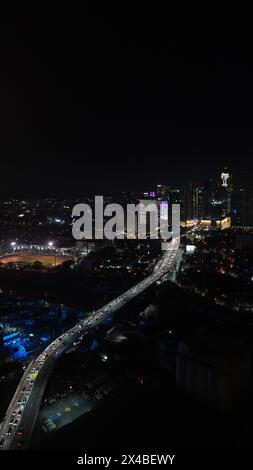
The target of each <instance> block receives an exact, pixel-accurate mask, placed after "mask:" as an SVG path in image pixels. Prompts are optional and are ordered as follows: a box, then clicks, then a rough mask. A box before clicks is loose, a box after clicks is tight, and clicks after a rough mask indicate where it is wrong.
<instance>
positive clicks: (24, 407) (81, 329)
mask: <svg viewBox="0 0 253 470" xmlns="http://www.w3.org/2000/svg"><path fill="white" fill-rule="evenodd" d="M178 248H179V247H178V243H177V241H175V240H174V243H173V241H172V242H171V248H170V249H169V250H168V251H166V252H165V253H164V254H163V256H162V258H161V259H160V260H159V261H158V263H157V264H156V266H155V268H154V271H153V273H152V274H151V275H150V276H148V277H147V278H145V279H144V280H142V281H141V282H139V283H138V284H137V285H135V286H133V287H131V288H130V289H129V290H127V291H126V292H124V293H123V294H121V295H120V296H119V297H117V298H116V299H114V300H112V301H111V302H109V303H108V304H106V305H105V306H104V307H102V308H101V309H99V310H97V311H94V312H92V313H91V314H90V315H89V316H88V317H87V318H85V319H84V320H82V321H81V322H79V323H77V324H76V325H75V326H74V327H73V328H71V329H70V330H68V331H66V332H65V333H64V334H62V335H61V336H59V337H58V338H57V339H56V340H54V341H53V342H52V343H50V345H48V346H47V347H46V348H45V349H44V351H43V352H42V353H41V354H40V355H39V356H38V357H37V358H36V359H35V360H33V361H32V362H31V363H30V364H29V365H28V367H27V368H26V370H25V373H24V374H23V376H22V378H21V380H20V383H19V385H18V387H17V390H16V392H15V394H14V396H13V399H12V401H11V403H10V405H9V407H8V409H7V412H6V414H5V417H4V420H3V421H2V423H1V426H0V447H1V449H2V450H8V449H13V448H14V449H19V448H20V449H22V448H26V447H27V446H28V443H29V436H30V435H31V433H32V429H33V427H34V425H35V421H36V418H37V414H38V411H39V407H40V403H41V400H42V396H43V393H44V388H45V381H46V379H45V378H43V386H42V385H40V384H38V382H39V379H40V375H41V373H42V370H43V371H44V375H45V376H46V378H47V368H48V377H49V375H50V372H51V367H52V364H53V362H54V361H56V360H57V358H58V357H59V355H60V354H62V353H63V352H64V351H65V350H66V349H67V348H68V347H69V346H70V345H71V344H72V343H73V341H74V340H75V339H76V338H77V337H79V336H81V335H83V334H84V333H85V332H86V331H87V330H88V329H90V328H94V327H95V326H97V325H98V324H99V323H101V322H103V321H104V320H105V319H106V318H107V317H108V316H110V315H112V314H113V313H115V312H116V311H117V310H119V309H120V308H121V307H122V306H123V305H125V304H126V303H127V302H129V301H130V300H131V299H133V298H134V297H136V296H137V295H138V294H140V293H141V292H142V291H144V290H145V289H147V288H148V287H149V286H151V285H152V284H154V283H155V282H156V281H158V280H159V279H160V278H161V277H162V276H163V275H165V274H167V273H168V272H169V271H171V272H173V267H175V266H178V263H175V261H176V260H177V258H178V255H179V254H180V250H179V249H178ZM49 364H50V367H49ZM35 384H37V386H36V387H35ZM28 405H29V406H28ZM28 421H29V436H28V435H27V432H26V422H28Z"/></svg>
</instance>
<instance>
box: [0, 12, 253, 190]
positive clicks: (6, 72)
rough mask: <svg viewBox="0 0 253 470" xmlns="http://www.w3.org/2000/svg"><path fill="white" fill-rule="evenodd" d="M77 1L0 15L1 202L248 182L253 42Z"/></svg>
mask: <svg viewBox="0 0 253 470" xmlns="http://www.w3.org/2000/svg"><path fill="white" fill-rule="evenodd" d="M41 5H42V7H43V4H41ZM71 5H72V4H69V7H68V9H67V8H66V9H64V7H62V8H60V9H59V10H52V7H51V8H48V9H47V8H46V7H45V8H44V9H43V8H42V9H41V10H40V11H39V10H38V11H32V12H31V11H25V10H24V9H21V8H16V10H15V9H14V11H12V13H11V14H10V15H9V16H6V17H4V16H2V17H1V42H0V48H1V74H0V99H1V107H0V126H1V127H0V151H1V187H0V197H1V196H6V195H8V196H10V195H17V196H46V195H51V194H59V195H62V194H66V195H69V194H72V193H73V194H78V193H79V192H80V191H81V192H84V193H89V192H92V193H96V194H106V193H108V192H112V191H118V190H152V189H153V188H154V187H155V185H156V184H157V183H164V184H169V185H174V184H175V185H176V184H179V183H180V182H182V183H184V182H186V181H187V180H190V179H191V180H195V181H201V180H205V179H207V178H208V177H209V176H212V175H214V174H215V173H216V170H218V171H219V170H220V169H221V168H222V166H223V165H224V164H226V163H227V164H228V165H230V166H231V167H232V170H233V174H234V175H235V177H236V179H237V180H238V182H240V183H241V184H242V183H243V184H245V182H246V183H247V184H250V180H251V173H252V155H253V140H252V124H253V112H252V110H253V93H252V87H253V58H252V47H251V44H250V43H249V41H248V38H247V37H246V36H244V35H242V34H241V33H240V34H234V36H233V35H230V34H227V35H224V36H221V37H217V35H216V34H214V32H213V34H212V35H210V33H208V34H206V35H204V34H203V31H202V32H201V34H200V33H199V34H194V37H193V32H191V30H190V31H188V30H184V29H183V28H182V29H181V30H180V29H176V30H174V29H173V31H172V29H171V27H170V25H171V24H172V23H173V18H170V21H168V20H167V18H164V14H163V12H162V11H160V12H159V14H157V15H150V16H149V17H147V18H146V17H143V16H142V15H134V14H127V13H126V14H122V12H117V11H114V12H113V13H114V15H113V14H112V12H111V11H108V10H107V11H106V13H105V12H104V11H100V10H99V8H98V7H97V11H93V12H91V11H88V10H86V9H85V10H83V11H82V10H81V8H80V10H78V9H76V8H74V6H71ZM128 13H129V12H128ZM130 13H131V12H130ZM195 33H196V31H195Z"/></svg>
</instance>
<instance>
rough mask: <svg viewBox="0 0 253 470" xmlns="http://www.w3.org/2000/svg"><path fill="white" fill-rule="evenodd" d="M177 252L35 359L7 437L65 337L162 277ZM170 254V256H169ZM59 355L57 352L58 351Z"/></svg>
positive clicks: (0, 438)
mask: <svg viewBox="0 0 253 470" xmlns="http://www.w3.org/2000/svg"><path fill="white" fill-rule="evenodd" d="M176 252H177V249H175V250H172V251H170V253H166V255H167V256H166V255H165V256H163V258H162V259H161V260H160V261H159V263H158V264H159V268H158V270H157V271H156V272H154V273H153V274H152V275H151V276H149V277H148V278H146V279H144V280H143V281H141V282H140V283H139V284H137V285H135V286H133V287H132V288H130V289H129V290H128V291H127V292H125V293H123V294H122V295H120V296H119V297H117V298H116V299H114V300H113V301H111V302H110V303H109V304H107V305H106V306H105V307H103V308H102V309H101V310H99V311H94V312H92V314H91V315H90V316H89V317H88V318H86V319H85V320H83V321H82V322H81V323H78V324H77V325H75V326H74V327H73V328H72V329H71V330H69V331H67V332H66V333H64V334H63V335H62V336H60V337H59V338H57V339H56V340H55V341H53V343H51V344H50V345H49V346H48V347H47V348H46V349H45V350H44V351H43V352H42V353H41V354H40V355H39V356H38V358H37V359H36V360H35V364H36V365H35V366H34V367H33V368H32V370H31V372H30V373H29V375H28V377H27V378H26V382H27V384H25V386H23V388H22V390H21V394H20V397H19V399H18V400H17V403H16V407H15V409H14V411H13V412H12V415H11V419H10V421H9V428H8V430H7V431H6V437H7V436H8V437H9V436H11V435H12V434H13V432H14V430H16V428H17V426H18V424H19V423H20V420H21V417H22V412H23V410H24V407H25V405H26V403H27V401H28V399H29V397H30V394H31V391H32V388H33V384H34V380H35V378H36V377H37V375H38V373H39V371H40V369H41V368H42V366H43V364H44V363H45V361H46V360H47V359H48V357H49V356H51V355H52V354H53V353H54V352H55V350H56V349H58V346H59V345H60V344H65V342H64V340H65V339H67V340H68V339H72V337H73V335H75V334H77V333H80V332H81V330H82V329H85V327H87V326H91V325H95V324H96V323H97V321H101V320H102V319H103V317H106V316H108V314H110V313H112V312H113V310H114V308H115V307H118V306H119V304H120V303H122V301H124V300H129V298H131V297H132V296H134V295H136V294H137V293H138V292H140V291H141V290H144V289H145V288H146V287H147V286H148V285H150V284H152V283H153V282H154V281H155V280H156V278H160V276H161V272H163V271H167V270H168V268H169V266H168V261H169V264H170V265H171V263H172V262H173V261H174V259H175V254H176ZM168 255H169V256H168ZM56 355H57V352H56ZM20 432H21V435H22V430H19V429H18V430H17V435H18V436H19V433H20ZM6 437H5V436H4V435H3V434H2V435H1V436H0V447H3V446H4V443H5V439H6ZM19 443H20V442H19Z"/></svg>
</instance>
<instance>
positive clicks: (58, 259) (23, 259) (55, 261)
mask: <svg viewBox="0 0 253 470" xmlns="http://www.w3.org/2000/svg"><path fill="white" fill-rule="evenodd" d="M71 259H72V258H70V257H67V256H51V255H36V254H31V253H19V254H17V255H8V256H4V257H2V258H0V263H3V264H8V263H26V264H33V263H34V262H35V261H40V262H41V263H42V265H43V266H44V267H45V268H51V267H52V266H58V265H59V264H62V263H63V262H64V261H69V260H71Z"/></svg>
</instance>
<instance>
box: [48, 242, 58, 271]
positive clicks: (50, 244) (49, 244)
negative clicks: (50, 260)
mask: <svg viewBox="0 0 253 470" xmlns="http://www.w3.org/2000/svg"><path fill="white" fill-rule="evenodd" d="M48 247H49V249H50V250H51V254H53V248H54V243H53V242H48ZM54 265H55V266H56V254H55V253H54Z"/></svg>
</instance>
